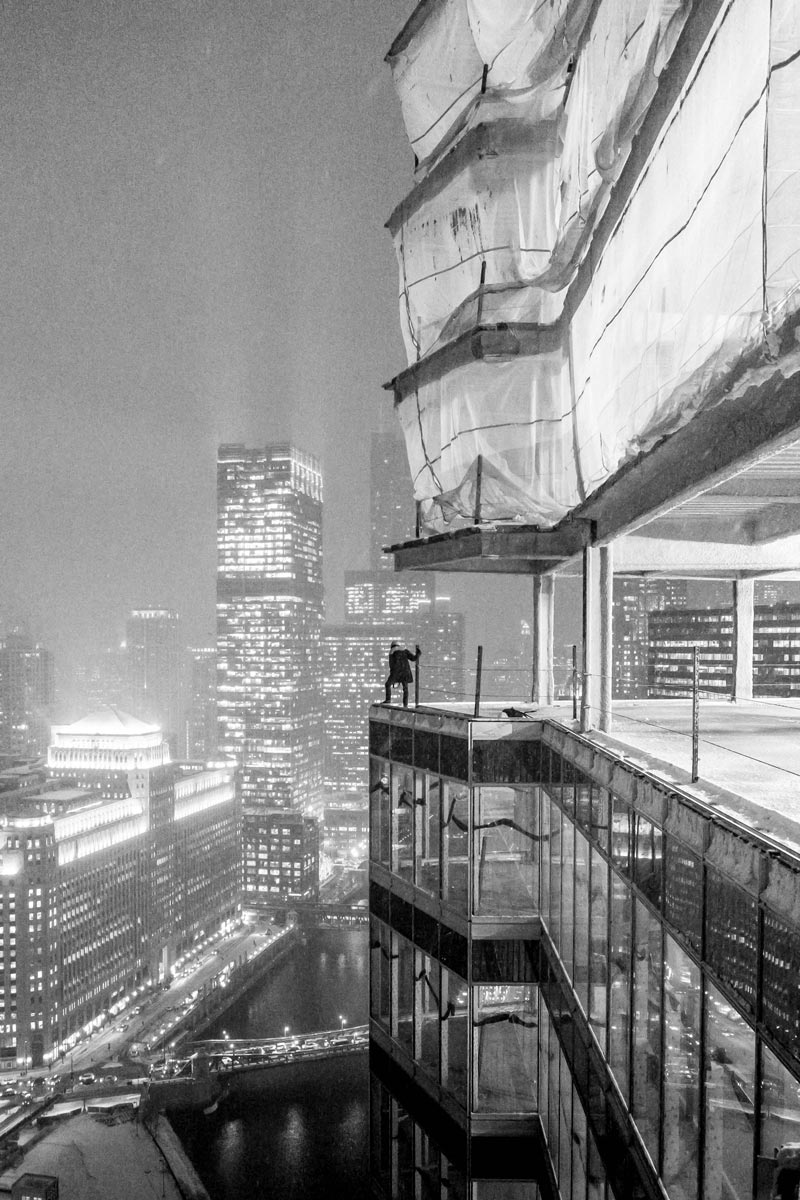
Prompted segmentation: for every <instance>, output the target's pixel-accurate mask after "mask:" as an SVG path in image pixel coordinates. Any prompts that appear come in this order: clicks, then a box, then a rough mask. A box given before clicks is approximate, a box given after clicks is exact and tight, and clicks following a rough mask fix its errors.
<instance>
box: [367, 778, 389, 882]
mask: <svg viewBox="0 0 800 1200" xmlns="http://www.w3.org/2000/svg"><path fill="white" fill-rule="evenodd" d="M369 793H370V857H371V859H372V861H373V862H379V863H383V865H384V866H386V867H388V866H389V863H390V846H391V824H390V822H389V808H390V799H389V764H388V763H386V762H380V761H376V760H375V759H373V760H372V761H371V763H370V787H369Z"/></svg>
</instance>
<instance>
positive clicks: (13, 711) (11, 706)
mask: <svg viewBox="0 0 800 1200" xmlns="http://www.w3.org/2000/svg"><path fill="white" fill-rule="evenodd" d="M52 703H53V655H52V654H51V652H50V651H49V650H46V649H45V648H44V647H43V646H39V645H37V644H36V643H35V642H33V641H31V639H30V638H29V637H27V636H26V635H25V634H22V633H9V634H8V635H7V636H6V637H4V638H3V639H2V640H0V753H4V754H12V755H22V756H27V757H31V756H35V755H37V754H43V753H44V751H45V749H46V748H47V741H48V737H49V733H50V729H49V719H50V706H51V705H52Z"/></svg>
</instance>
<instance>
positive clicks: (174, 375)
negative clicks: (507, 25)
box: [0, 0, 414, 662]
mask: <svg viewBox="0 0 800 1200" xmlns="http://www.w3.org/2000/svg"><path fill="white" fill-rule="evenodd" d="M413 8H414V3H413V0H409V2H407V3H399V2H396V3H389V2H388V0H384V2H380V0H379V2H376V0H338V2H336V0H306V2H305V3H303V4H302V5H291V4H290V5H287V4H277V3H275V2H274V0H209V2H205V0H198V2H190V0H135V2H134V0H114V3H109V2H108V0H37V3H35V4H34V3H21V4H5V5H3V6H2V8H0V90H1V91H2V96H1V98H0V107H1V108H2V114H3V115H2V122H1V123H0V139H1V142H2V177H3V189H2V203H0V259H1V261H2V264H3V266H2V270H3V290H2V295H3V299H4V305H3V319H2V327H1V328H2V334H1V335H0V336H2V346H0V388H2V400H1V401H0V405H1V411H2V443H1V444H2V472H0V497H1V499H0V505H1V506H2V518H1V519H0V555H1V556H2V572H0V619H3V618H4V619H5V621H6V623H8V621H10V620H18V619H20V618H22V619H27V620H28V621H29V624H30V627H31V630H32V632H33V633H34V635H35V636H37V637H38V638H40V639H41V640H43V641H44V642H45V644H47V645H48V646H50V647H51V648H52V649H53V650H54V651H55V652H56V654H57V655H58V656H59V657H60V658H61V659H62V661H66V662H68V661H69V660H70V659H73V658H74V657H76V656H77V655H80V654H82V653H83V652H84V650H87V649H91V648H93V647H95V646H101V645H103V644H105V643H109V644H111V643H114V642H117V641H118V640H119V639H120V637H121V636H122V634H123V632H124V621H125V617H126V614H127V612H128V610H129V609H130V608H131V607H133V606H137V605H169V606H171V607H175V608H177V609H178V610H179V612H180V613H181V615H182V617H183V618H184V622H185V635H186V640H187V641H192V640H194V641H198V640H199V641H207V640H208V639H209V637H210V636H211V635H212V631H213V612H214V572H215V565H216V550H215V514H216V498H215V461H216V450H217V446H218V444H219V443H220V442H225V441H231V442H235V441H244V442H245V443H247V444H250V445H264V444H266V443H268V442H272V441H280V440H284V439H293V440H294V441H295V442H296V444H297V445H299V446H301V447H302V448H304V449H308V450H311V451H312V452H314V453H316V454H318V455H319V456H320V458H321V460H322V465H323V471H324V478H325V559H326V592H327V606H328V611H329V614H330V615H331V616H332V617H334V618H335V617H336V616H337V615H338V612H339V610H340V608H341V599H340V593H341V583H342V571H343V569H344V568H349V567H354V568H358V567H366V566H367V540H368V502H369V501H368V471H367V468H368V461H369V460H368V446H369V438H368V436H367V434H368V433H369V431H370V430H372V429H374V428H378V423H379V420H381V419H382V418H381V413H382V417H383V419H384V420H389V421H391V420H393V417H392V414H391V404H390V401H389V399H388V396H387V395H386V393H384V392H383V391H382V388H381V385H382V384H383V383H384V382H385V381H386V380H387V379H389V378H391V377H392V376H393V375H394V374H396V373H397V371H398V370H400V369H402V367H403V366H404V365H405V360H404V357H403V351H402V346H401V341H400V333H399V324H398V317H397V304H396V293H397V278H396V269H395V264H394V254H393V250H392V245H391V241H390V238H389V235H388V233H387V231H386V230H385V229H384V228H383V223H384V221H385V220H386V218H387V217H388V215H389V213H390V212H391V210H392V208H393V207H394V206H395V204H396V203H397V202H398V200H399V199H400V198H401V197H402V195H403V194H404V193H405V192H406V191H408V190H409V188H410V187H411V185H412V181H413V177H412V163H413V160H412V155H411V151H410V148H409V146H408V142H407V140H406V137H405V133H404V131H403V127H402V122H401V118H400V111H399V105H398V103H397V101H396V98H395V94H394V90H393V87H392V83H391V77H390V72H389V68H388V66H387V65H386V64H385V63H384V62H383V57H384V55H385V53H386V51H387V50H388V48H389V46H390V44H391V42H392V40H393V39H394V37H395V35H396V34H397V33H398V32H399V30H400V29H401V27H402V25H403V24H404V22H405V20H406V19H407V17H408V16H409V14H410V13H411V11H412V10H413Z"/></svg>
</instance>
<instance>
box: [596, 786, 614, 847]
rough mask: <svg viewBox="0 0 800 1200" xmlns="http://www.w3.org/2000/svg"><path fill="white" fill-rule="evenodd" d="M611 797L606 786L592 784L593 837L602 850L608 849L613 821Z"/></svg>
mask: <svg viewBox="0 0 800 1200" xmlns="http://www.w3.org/2000/svg"><path fill="white" fill-rule="evenodd" d="M610 813H611V797H610V795H609V793H608V792H607V791H606V789H605V788H601V787H598V786H597V785H596V784H594V783H593V784H592V837H593V838H594V840H595V841H596V842H597V844H598V846H600V848H601V849H602V850H606V851H607V850H608V831H609V826H610V823H611V817H610Z"/></svg>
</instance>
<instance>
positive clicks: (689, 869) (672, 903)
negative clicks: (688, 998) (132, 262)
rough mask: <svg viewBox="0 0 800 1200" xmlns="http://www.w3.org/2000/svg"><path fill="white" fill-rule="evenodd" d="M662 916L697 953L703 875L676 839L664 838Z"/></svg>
mask: <svg viewBox="0 0 800 1200" xmlns="http://www.w3.org/2000/svg"><path fill="white" fill-rule="evenodd" d="M666 860H667V867H666V882H665V892H664V913H665V915H666V917H667V919H668V920H669V921H670V922H671V923H672V924H673V925H674V927H675V928H676V929H679V930H680V932H681V933H682V934H683V936H684V937H685V938H686V940H687V941H688V943H689V945H690V946H691V947H692V949H693V950H696V951H697V953H698V954H699V953H700V939H701V933H702V928H703V873H702V867H701V863H700V859H699V858H698V857H697V855H696V854H694V853H693V852H692V851H691V850H689V849H688V848H687V847H686V846H684V845H683V844H682V843H681V842H678V841H676V840H675V838H672V837H669V838H667V839H666Z"/></svg>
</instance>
